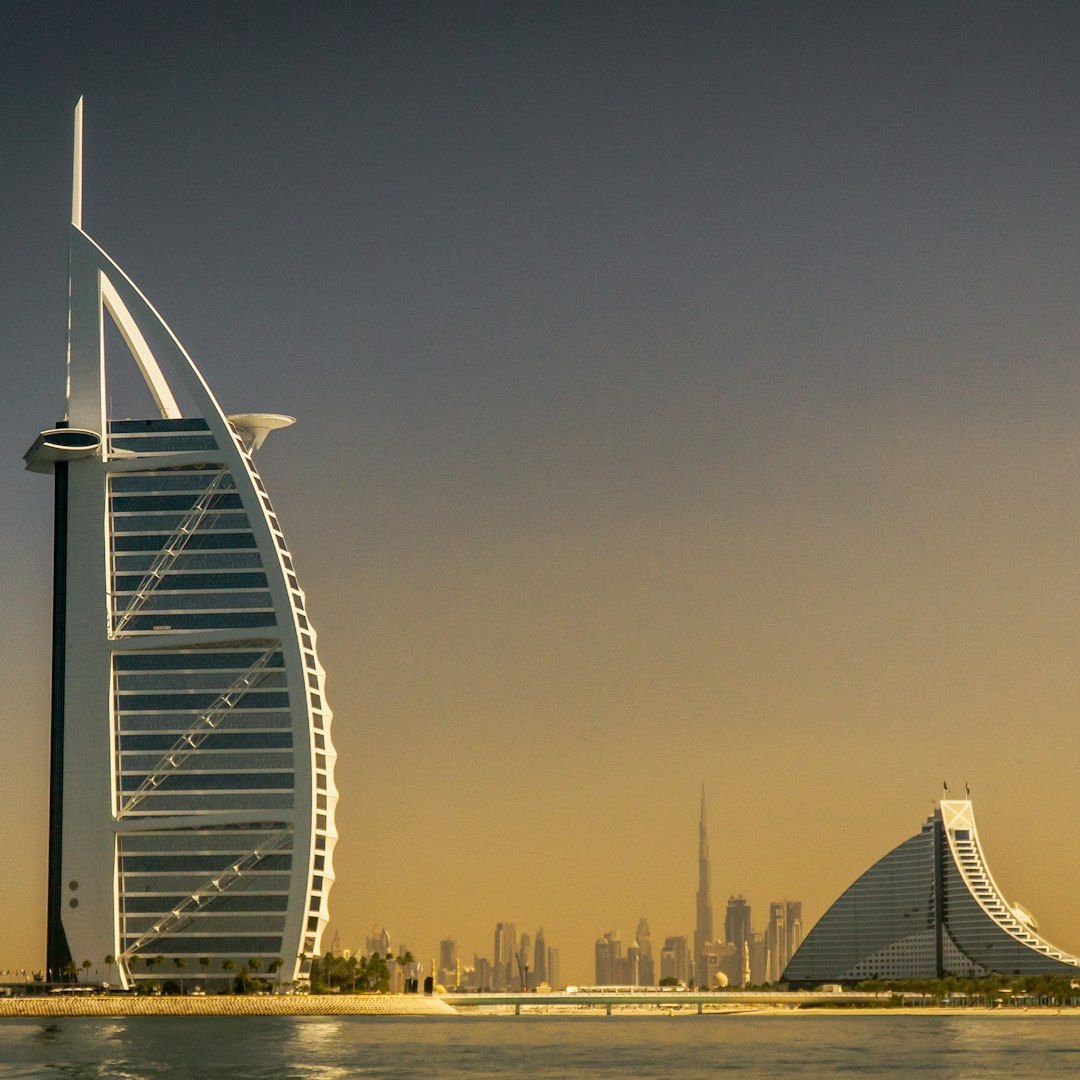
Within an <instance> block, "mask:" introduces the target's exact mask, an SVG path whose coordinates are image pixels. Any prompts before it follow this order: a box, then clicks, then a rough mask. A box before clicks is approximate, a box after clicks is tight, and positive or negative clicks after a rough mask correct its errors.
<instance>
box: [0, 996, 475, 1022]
mask: <svg viewBox="0 0 1080 1080" xmlns="http://www.w3.org/2000/svg"><path fill="white" fill-rule="evenodd" d="M457 1015H458V1012H457V1010H456V1009H455V1008H453V1006H451V1005H448V1004H447V1003H446V1002H445V1001H443V1000H442V999H441V998H437V997H427V996H426V995H423V994H310V995H309V994H289V995H280V996H277V995H271V996H258V995H250V996H247V995H240V994H237V995H235V996H234V995H227V994H219V995H214V994H208V995H207V996H205V997H190V996H185V997H180V996H179V995H176V996H161V997H120V996H116V997H110V996H108V995H102V996H94V997H79V998H70V997H69V998H60V999H58V998H55V997H11V998H0V1019H3V1018H5V1017H50V1016H54V1017H60V1016H103V1017H104V1016H457Z"/></svg>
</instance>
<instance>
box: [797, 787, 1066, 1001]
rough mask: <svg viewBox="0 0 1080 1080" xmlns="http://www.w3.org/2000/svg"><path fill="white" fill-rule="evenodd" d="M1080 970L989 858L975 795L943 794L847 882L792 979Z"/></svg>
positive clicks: (802, 950)
mask: <svg viewBox="0 0 1080 1080" xmlns="http://www.w3.org/2000/svg"><path fill="white" fill-rule="evenodd" d="M991 973H996V974H1000V975H1064V976H1069V977H1072V978H1076V977H1077V976H1080V959H1078V958H1077V957H1075V956H1071V955H1070V954H1069V953H1066V952H1064V951H1062V950H1061V949H1058V948H1056V947H1055V946H1053V945H1051V944H1050V943H1049V942H1048V941H1046V940H1045V939H1044V938H1043V937H1041V936H1040V934H1039V931H1038V927H1037V926H1036V924H1035V920H1034V919H1033V918H1032V917H1031V915H1030V914H1029V913H1028V912H1027V911H1026V910H1025V909H1024V908H1022V907H1021V906H1020V905H1019V904H1010V903H1009V902H1008V901H1007V900H1006V899H1005V896H1004V895H1003V893H1002V892H1001V889H999V888H998V886H997V883H996V882H995V881H994V878H993V876H992V875H991V873H990V868H989V866H987V863H986V858H985V856H984V855H983V850H982V845H981V844H980V842H979V834H978V831H977V830H976V828H975V812H974V810H973V809H972V806H971V800H970V799H943V800H942V801H941V802H940V803H939V804H938V806H937V809H936V810H935V811H934V814H933V815H932V816H931V817H930V818H929V819H928V820H927V821H926V822H925V823H924V824H923V826H922V828H921V829H920V830H919V832H917V833H916V834H915V835H914V836H912V837H910V838H909V839H907V840H905V841H904V842H903V843H902V844H900V845H898V846H897V847H895V848H893V850H892V851H890V852H889V853H888V854H887V855H886V856H884V858H882V859H879V860H878V861H877V862H876V863H874V865H873V866H871V867H870V868H869V869H868V870H867V871H866V872H865V873H863V874H862V875H860V876H859V878H858V879H857V880H856V881H855V882H854V883H853V884H852V885H850V886H849V887H848V888H847V889H845V890H844V892H843V893H842V894H841V896H840V897H839V898H838V899H837V900H836V901H835V902H834V903H833V904H832V906H831V907H830V908H829V910H828V911H826V912H825V914H824V915H823V916H822V917H821V919H820V920H819V921H818V923H817V925H816V926H815V927H814V928H813V930H811V931H810V933H809V934H807V936H806V938H805V939H804V940H803V943H802V945H801V946H800V947H799V949H798V950H797V951H796V953H795V955H794V956H792V958H791V961H790V962H789V963H788V965H787V969H786V970H785V971H784V973H783V975H782V981H784V982H786V983H789V984H791V985H793V986H813V985H814V984H817V983H823V982H830V983H854V982H860V981H861V980H863V979H935V978H937V979H941V978H944V977H945V976H947V975H957V976H963V977H975V976H980V975H989V974H991Z"/></svg>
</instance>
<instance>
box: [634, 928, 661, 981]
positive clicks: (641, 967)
mask: <svg viewBox="0 0 1080 1080" xmlns="http://www.w3.org/2000/svg"><path fill="white" fill-rule="evenodd" d="M635 938H636V940H637V943H638V949H639V950H640V956H639V958H638V982H637V984H638V986H655V985H656V969H655V967H654V966H653V951H652V937H651V935H650V934H649V920H648V919H644V918H643V919H639V920H638V924H637V934H636V935H635Z"/></svg>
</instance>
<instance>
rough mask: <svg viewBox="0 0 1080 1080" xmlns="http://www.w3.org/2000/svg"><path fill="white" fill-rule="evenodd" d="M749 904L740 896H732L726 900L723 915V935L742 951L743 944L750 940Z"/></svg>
mask: <svg viewBox="0 0 1080 1080" xmlns="http://www.w3.org/2000/svg"><path fill="white" fill-rule="evenodd" d="M752 932H753V928H752V927H751V925H750V905H749V904H748V903H747V902H746V900H744V899H743V897H741V896H732V897H731V898H730V899H729V900H728V902H727V912H726V914H725V915H724V937H725V938H726V939H727V940H728V941H730V942H731V944H732V945H734V946H735V947H736V948H737V949H738V950H739V952H740V954H741V953H742V947H743V945H744V944H745V943H746V942H747V941H749V940H750V935H751V933H752Z"/></svg>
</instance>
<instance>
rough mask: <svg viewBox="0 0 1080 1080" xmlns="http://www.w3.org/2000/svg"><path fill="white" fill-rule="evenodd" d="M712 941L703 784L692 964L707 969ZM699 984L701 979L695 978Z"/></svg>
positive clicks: (707, 840) (710, 882)
mask: <svg viewBox="0 0 1080 1080" xmlns="http://www.w3.org/2000/svg"><path fill="white" fill-rule="evenodd" d="M712 939H713V908H712V869H711V867H710V866H709V836H708V832H707V830H706V824H705V784H704V782H702V785H701V821H700V822H699V824H698V891H697V927H696V929H695V930H694V964H695V965H698V964H700V967H701V970H702V971H706V970H707V969H708V963H707V961H706V959H705V946H706V945H707V944H709V943H710V942H711V941H712ZM697 981H698V982H699V983H701V982H702V979H700V978H697Z"/></svg>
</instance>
